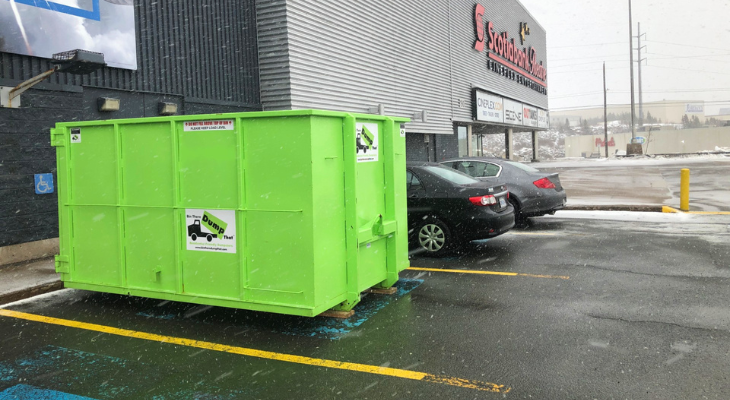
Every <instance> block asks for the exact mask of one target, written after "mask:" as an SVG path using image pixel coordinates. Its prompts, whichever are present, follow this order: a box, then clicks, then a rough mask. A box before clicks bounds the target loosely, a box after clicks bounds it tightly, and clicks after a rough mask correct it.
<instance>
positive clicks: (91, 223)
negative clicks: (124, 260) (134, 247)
mask: <svg viewBox="0 0 730 400" xmlns="http://www.w3.org/2000/svg"><path fill="white" fill-rule="evenodd" d="M71 215H72V223H71V224H72V233H71V237H72V238H73V241H72V243H73V248H74V260H73V266H74V269H72V274H71V277H72V279H73V280H74V281H77V282H83V283H94V284H99V285H111V286H121V285H122V274H123V272H122V269H121V254H120V250H119V222H118V219H117V209H116V207H110V206H88V205H87V206H75V207H72V210H71Z"/></svg>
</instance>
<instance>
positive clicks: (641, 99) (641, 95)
mask: <svg viewBox="0 0 730 400" xmlns="http://www.w3.org/2000/svg"><path fill="white" fill-rule="evenodd" d="M638 25H639V36H637V37H636V38H637V39H638V40H639V48H638V51H639V127H642V126H644V93H643V86H642V84H641V63H642V62H643V61H644V60H643V59H642V58H641V49H642V47H641V36H643V35H642V34H641V22H639V23H638ZM644 47H646V46H644Z"/></svg>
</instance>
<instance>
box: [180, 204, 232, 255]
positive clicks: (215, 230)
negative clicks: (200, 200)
mask: <svg viewBox="0 0 730 400" xmlns="http://www.w3.org/2000/svg"><path fill="white" fill-rule="evenodd" d="M185 229H186V232H185V240H186V242H187V249H188V250H193V251H212V252H216V253H235V252H236V212H235V211H234V210H194V209H186V210H185Z"/></svg>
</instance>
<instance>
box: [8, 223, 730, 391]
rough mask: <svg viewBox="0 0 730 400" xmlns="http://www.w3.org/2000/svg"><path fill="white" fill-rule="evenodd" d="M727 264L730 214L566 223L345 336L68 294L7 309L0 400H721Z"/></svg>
mask: <svg viewBox="0 0 730 400" xmlns="http://www.w3.org/2000/svg"><path fill="white" fill-rule="evenodd" d="M728 260H730V217H728V216H696V215H686V214H648V213H647V214H644V213H597V212H593V213H580V212H559V213H558V214H557V215H556V216H555V217H551V218H539V219H534V220H533V222H532V224H531V225H530V226H526V227H522V228H520V229H516V230H514V231H512V232H511V233H508V234H506V235H503V236H501V237H498V238H495V239H492V240H489V241H484V242H475V243H472V244H470V245H469V246H467V247H466V248H465V249H464V250H463V251H462V252H461V253H459V254H454V255H452V256H451V257H447V258H442V259H431V258H420V257H418V256H416V257H414V259H412V261H411V264H412V266H413V267H414V268H421V269H429V270H430V269H437V270H451V272H442V271H424V270H409V271H405V272H404V273H402V275H401V276H402V278H403V279H402V280H401V282H400V283H399V284H398V291H397V293H396V294H395V295H390V296H389V295H375V294H369V295H367V296H366V297H365V298H364V300H363V302H362V303H361V304H360V305H359V306H358V307H357V308H356V311H357V312H356V314H355V315H354V316H353V317H351V318H350V319H347V320H336V319H329V318H314V319H311V318H300V317H291V316H281V315H273V314H266V313H254V312H247V311H242V310H232V309H225V308H219V307H207V306H199V305H192V304H184V303H174V302H164V301H163V302H161V301H159V300H149V299H142V298H133V297H125V296H116V295H108V294H99V293H92V292H84V291H76V290H63V291H60V292H55V293H52V294H47V295H43V296H40V297H36V298H33V299H29V300H25V301H23V302H19V303H14V304H10V305H8V306H7V307H6V308H5V309H4V310H0V315H2V316H0V332H2V335H0V399H6V398H42V396H46V397H48V398H53V399H64V400H65V399H81V398H91V399H193V398H197V399H248V398H263V399H282V398H312V399H325V398H357V399H367V398H426V399H445V398H487V399H488V398H502V397H507V398H520V399H521V398H534V399H583V398H585V399H689V398H692V399H695V398H697V399H701V398H708V399H726V398H727V393H730V374H728V372H727V371H730V309H729V308H728V299H730V285H728V284H729V283H730V262H729V261H728ZM464 271H466V272H475V273H464ZM499 274H502V275H499ZM8 310H11V311H8ZM20 313H25V314H20ZM13 396H15V397H13ZM22 396H26V397H22ZM52 396H55V397H52Z"/></svg>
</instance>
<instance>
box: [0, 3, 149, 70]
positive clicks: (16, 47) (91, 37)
mask: <svg viewBox="0 0 730 400" xmlns="http://www.w3.org/2000/svg"><path fill="white" fill-rule="evenodd" d="M56 2H57V3H61V4H64V5H68V6H72V7H77V8H83V9H86V10H90V9H91V2H90V1H89V0H57V1H56ZM117 3H118V2H117ZM17 8H18V11H19V14H20V16H21V21H22V23H23V25H24V27H25V31H26V33H27V35H28V41H29V42H30V46H31V49H32V50H33V55H36V56H39V57H45V58H50V57H51V55H52V54H53V53H58V52H62V51H67V50H73V49H85V50H91V51H98V52H101V53H104V58H105V61H106V62H107V64H109V65H110V66H114V67H120V68H127V69H136V68H137V51H136V36H135V23H134V8H133V7H131V6H125V5H115V4H111V3H109V2H106V1H102V2H100V4H99V9H100V12H101V19H102V20H101V21H93V20H87V19H84V18H79V17H77V16H73V15H68V14H62V13H58V12H53V11H49V10H45V9H41V8H38V7H33V6H29V5H25V4H20V3H18V4H17ZM0 38H2V39H3V42H4V48H3V49H2V50H3V51H9V52H15V53H20V54H25V53H26V52H27V51H26V47H25V44H24V41H23V37H22V34H21V32H20V29H19V27H18V24H17V22H16V19H15V15H14V13H13V11H12V8H11V5H10V2H8V1H6V0H0Z"/></svg>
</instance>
